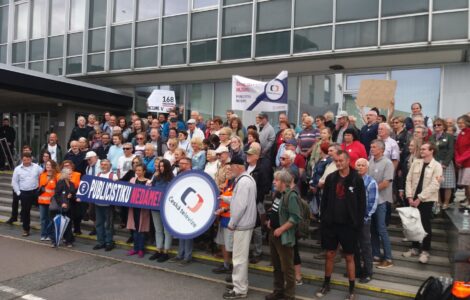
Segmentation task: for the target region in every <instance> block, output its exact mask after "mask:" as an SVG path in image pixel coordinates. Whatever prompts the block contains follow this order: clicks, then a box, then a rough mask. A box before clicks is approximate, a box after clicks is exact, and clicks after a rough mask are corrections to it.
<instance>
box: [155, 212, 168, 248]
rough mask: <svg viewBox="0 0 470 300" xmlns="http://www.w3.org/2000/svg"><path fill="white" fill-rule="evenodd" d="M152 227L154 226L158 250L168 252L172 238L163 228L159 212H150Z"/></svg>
mask: <svg viewBox="0 0 470 300" xmlns="http://www.w3.org/2000/svg"><path fill="white" fill-rule="evenodd" d="M152 219H153V225H154V226H155V242H156V246H157V249H158V250H162V249H163V250H170V248H171V242H172V240H173V239H172V237H171V234H170V232H168V230H167V229H166V228H165V226H163V221H162V216H161V214H160V212H159V211H152Z"/></svg>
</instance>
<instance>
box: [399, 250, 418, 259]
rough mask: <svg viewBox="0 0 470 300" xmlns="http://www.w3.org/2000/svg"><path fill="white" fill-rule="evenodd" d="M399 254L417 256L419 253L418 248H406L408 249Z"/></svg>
mask: <svg viewBox="0 0 470 300" xmlns="http://www.w3.org/2000/svg"><path fill="white" fill-rule="evenodd" d="M401 255H402V256H403V257H412V256H418V255H419V251H418V249H415V248H411V249H410V250H408V251H406V252H403V253H402V254H401Z"/></svg>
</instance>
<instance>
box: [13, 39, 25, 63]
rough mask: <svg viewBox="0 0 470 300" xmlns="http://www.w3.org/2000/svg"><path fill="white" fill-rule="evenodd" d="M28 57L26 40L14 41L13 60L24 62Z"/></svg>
mask: <svg viewBox="0 0 470 300" xmlns="http://www.w3.org/2000/svg"><path fill="white" fill-rule="evenodd" d="M25 59H26V42H21V43H14V44H13V47H12V62H13V63H18V62H23V61H25Z"/></svg>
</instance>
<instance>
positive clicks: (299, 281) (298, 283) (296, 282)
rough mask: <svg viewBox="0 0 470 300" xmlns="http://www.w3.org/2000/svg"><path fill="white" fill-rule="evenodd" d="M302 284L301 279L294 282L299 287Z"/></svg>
mask: <svg viewBox="0 0 470 300" xmlns="http://www.w3.org/2000/svg"><path fill="white" fill-rule="evenodd" d="M303 284H304V281H303V280H302V278H300V279H299V280H297V279H296V280H295V285H297V286H301V285H303Z"/></svg>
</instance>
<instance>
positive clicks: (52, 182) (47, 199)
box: [38, 172, 57, 205]
mask: <svg viewBox="0 0 470 300" xmlns="http://www.w3.org/2000/svg"><path fill="white" fill-rule="evenodd" d="M56 184H57V177H56V178H53V179H49V178H48V175H47V172H42V174H41V175H40V176H39V187H44V193H42V194H41V195H39V197H38V203H39V204H44V205H49V204H51V198H52V196H54V193H55V186H56Z"/></svg>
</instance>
